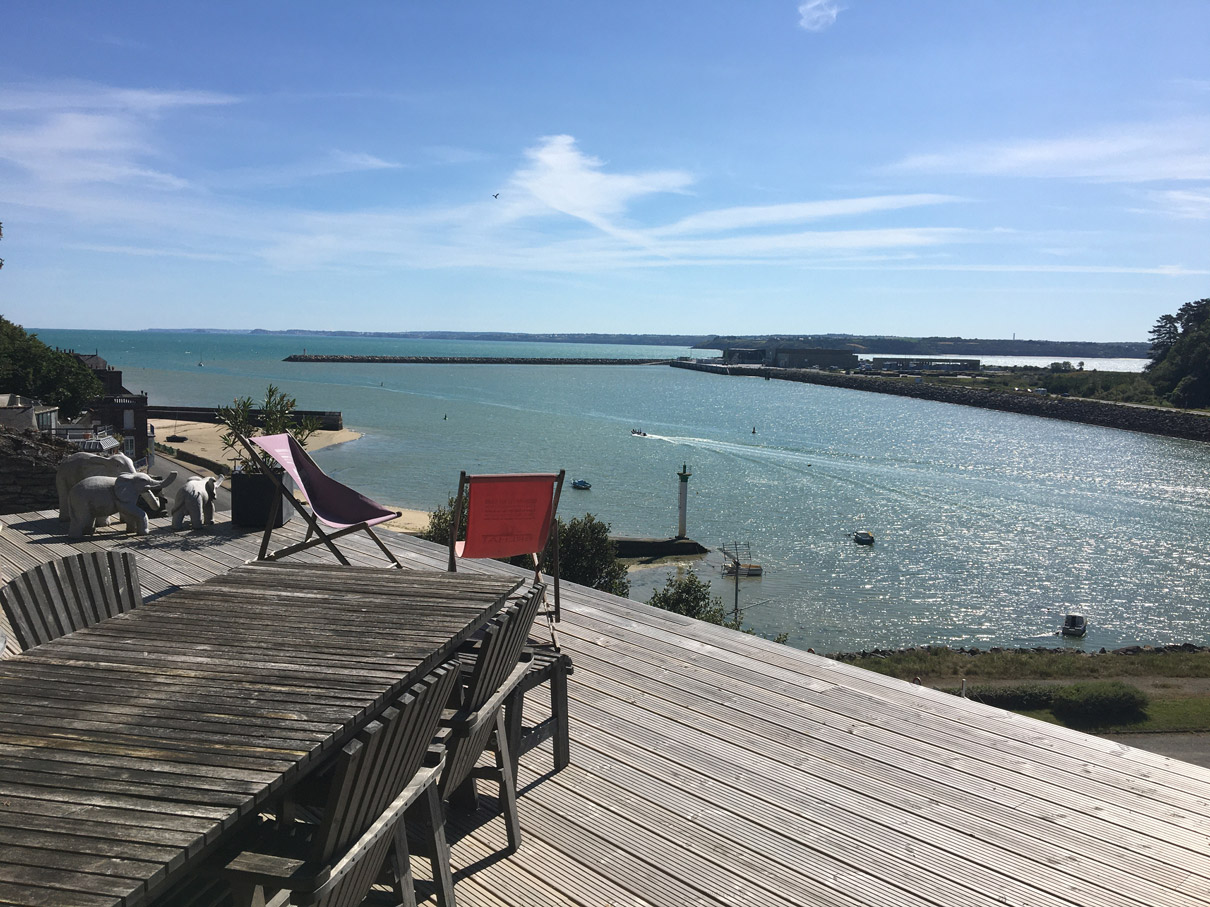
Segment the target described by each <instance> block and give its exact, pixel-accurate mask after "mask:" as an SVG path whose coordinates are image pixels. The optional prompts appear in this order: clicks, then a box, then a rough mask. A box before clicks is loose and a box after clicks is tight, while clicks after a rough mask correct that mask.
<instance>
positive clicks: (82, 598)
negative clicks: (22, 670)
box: [0, 550, 143, 655]
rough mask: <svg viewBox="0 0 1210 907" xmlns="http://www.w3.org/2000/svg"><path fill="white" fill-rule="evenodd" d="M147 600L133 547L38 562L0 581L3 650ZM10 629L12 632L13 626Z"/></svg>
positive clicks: (79, 626)
mask: <svg viewBox="0 0 1210 907" xmlns="http://www.w3.org/2000/svg"><path fill="white" fill-rule="evenodd" d="M142 603H143V590H142V587H141V586H140V584H139V568H138V566H137V565H136V563H135V556H134V554H132V553H131V552H129V551H112V550H111V551H91V552H88V553H86V554H73V555H68V556H67V557H63V558H59V559H58V560H54V561H49V562H48V563H45V564H39V565H38V566H37V567H31V568H30V569H29V570H26V571H24V572H23V573H20V574H18V575H17V576H15V577H13V579H12V580H10V581H9V582H8V583H7V584H5V585H4V586H2V587H0V607H2V608H3V611H4V617H5V619H6V621H7V624H8V626H7V628H0V629H3V631H4V632H3V635H4V636H5V637H6V641H5V643H4V653H5V655H13V654H17V653H19V652H23V651H25V650H26V649H32V648H33V647H34V646H40V645H42V643H44V642H49V641H50V640H52V639H57V638H58V637H60V636H65V635H66V634H68V633H72V632H74V631H76V630H81V629H83V628H84V627H91V626H92V625H93V624H95V623H98V622H99V621H102V620H105V619H107V618H110V617H116V616H117V615H119V614H123V613H125V612H126V611H129V610H130V609H132V608H137V607H138V606H139V605H141V604H142ZM10 631H11V632H10Z"/></svg>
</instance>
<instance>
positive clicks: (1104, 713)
mask: <svg viewBox="0 0 1210 907" xmlns="http://www.w3.org/2000/svg"><path fill="white" fill-rule="evenodd" d="M1147 704H1148V700H1147V694H1146V693H1144V692H1143V691H1142V690H1140V689H1138V687H1132V686H1130V684H1126V683H1122V682H1121V681H1118V680H1109V681H1101V682H1092V683H1076V684H1072V685H1071V686H1067V687H1061V688H1060V689H1057V690H1055V693H1054V702H1053V703H1052V704H1051V707H1050V708H1051V711H1053V712H1054V715H1055V717H1056V718H1058V719H1059V720H1060V721H1062V722H1063V723H1064V724H1070V725H1082V726H1089V727H1095V726H1097V725H1104V724H1129V723H1131V722H1135V721H1141V720H1143V719H1144V718H1146V711H1147Z"/></svg>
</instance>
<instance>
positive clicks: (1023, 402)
mask: <svg viewBox="0 0 1210 907" xmlns="http://www.w3.org/2000/svg"><path fill="white" fill-rule="evenodd" d="M671 364H672V365H673V366H676V367H680V368H692V367H694V366H695V365H696V364H694V363H681V362H673V363H671ZM698 370H699V371H709V372H714V373H719V374H728V375H742V376H747V377H769V378H776V379H777V380H779V381H799V382H803V383H806V384H820V385H824V386H825V387H842V388H847V389H849V390H859V391H872V392H874V393H879V394H894V395H897V396H900V397H913V398H915V399H917V400H932V401H935V402H937V403H956V404H958V405H960V406H977V407H982V408H983V409H995V410H1000V411H1001V412H1012V413H1020V414H1022V415H1026V416H1042V417H1043V418H1047V419H1062V420H1065V421H1067V422H1083V423H1086V424H1088V425H1101V426H1104V427H1106V428H1120V429H1124V430H1126V431H1139V432H1146V433H1147V434H1153V435H1164V436H1166V437H1170V438H1186V439H1188V440H1190V441H1203V442H1210V416H1208V415H1206V414H1203V413H1197V412H1191V411H1189V410H1179V409H1162V408H1158V407H1148V406H1134V405H1131V404H1127V403H1110V402H1107V401H1103V400H1085V399H1077V398H1074V397H1058V396H1053V395H1052V396H1042V395H1040V394H1028V393H1013V392H1011V391H1002V390H998V389H995V388H981V387H956V386H951V385H943V384H926V383H924V382H923V381H921V382H916V381H913V380H911V379H905V378H890V377H882V376H876V375H848V374H844V373H843V372H819V371H814V370H810V369H780V368H778V369H775V368H764V367H760V366H742V365H740V366H736V365H731V366H722V365H702V366H700V367H698Z"/></svg>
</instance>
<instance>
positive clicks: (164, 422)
mask: <svg viewBox="0 0 1210 907" xmlns="http://www.w3.org/2000/svg"><path fill="white" fill-rule="evenodd" d="M147 421H148V424H150V425H154V426H155V439H156V441H158V442H159V443H161V444H167V445H168V446H169V447H175V448H176V449H177V450H183V451H186V452H188V453H191V454H193V455H195V456H198V457H205V458H206V459H207V460H213V461H214V462H216V463H230V462H231V459H232V457H231V451H229V450H224V449H223V442H222V439H221V436H222V434H223V432H224V430H225V429H224V428H223V426H221V425H215V424H213V423H210V422H180V421H176V420H174V419H148V420H147ZM169 436H173V437H176V436H180V437H184V438H185V439H186V440H184V441H169V440H168V438H169ZM360 437H361V433H360V432H357V431H353V430H352V429H349V428H342V429H341V430H340V431H317V432H315V434H313V435H311V437H310V438H308V439H307V449H308V450H312V451H314V450H320V449H321V448H324V447H332V446H333V445H336V444H344V443H346V442H348V441H356V440H357V439H358V438H360ZM382 503H383V505H384V506H386V507H390V508H391V509H392V510H398V511H400V512H402V514H403V516H401V517H400V518H399V519H397V520H391V522H389V523H383V524H382V526H383V528H385V529H392V530H394V531H395V532H419V531H420V530H421V529H424V527H426V526H427V525H428V523H429V515H428V511H425V510H409V509H407V508H404V507H398V506H396V505H394V504H391V503H389V502H386V501H383V502H382Z"/></svg>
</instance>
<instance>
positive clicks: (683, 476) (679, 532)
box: [676, 463, 693, 539]
mask: <svg viewBox="0 0 1210 907" xmlns="http://www.w3.org/2000/svg"><path fill="white" fill-rule="evenodd" d="M691 475H693V473H691V472H690V471H689V464H688V463H686V464H684V465H683V466H681V471H680V472H678V473H677V477H678V478H679V479H680V480H681V486H680V498H679V500H678V506H677V522H676V537H677V538H678V539H683V538H685V511H686V509H688V507H689V477H690V476H691Z"/></svg>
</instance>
